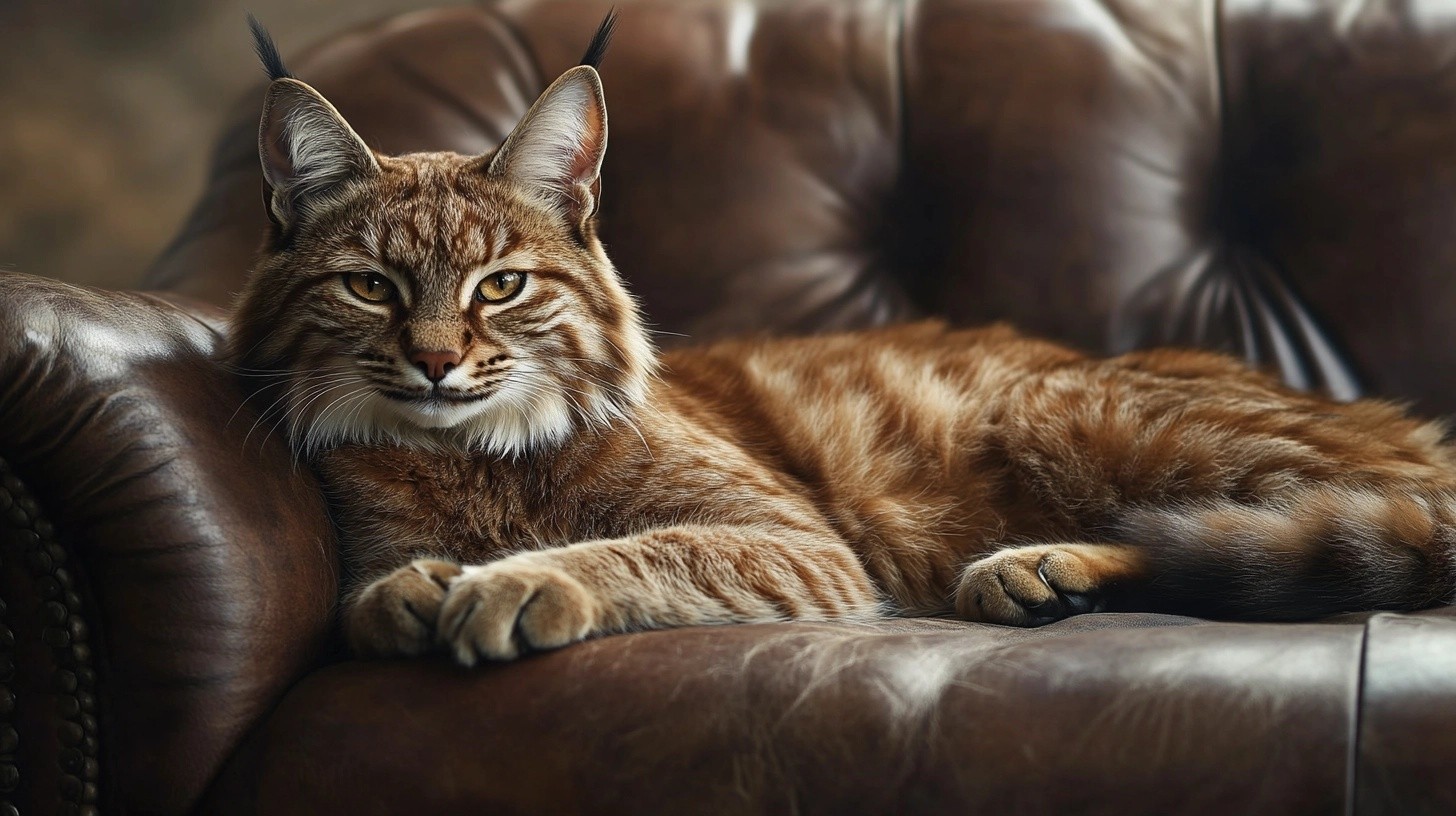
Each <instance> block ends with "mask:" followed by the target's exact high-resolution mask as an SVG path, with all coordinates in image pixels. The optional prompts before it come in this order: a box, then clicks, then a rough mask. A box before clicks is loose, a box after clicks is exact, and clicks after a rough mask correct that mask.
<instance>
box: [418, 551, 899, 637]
mask: <svg viewBox="0 0 1456 816" xmlns="http://www.w3.org/2000/svg"><path fill="white" fill-rule="evenodd" d="M879 606H880V599H879V596H878V594H877V593H876V590H875V587H874V584H873V583H872V582H871V580H870V578H869V576H868V575H867V574H866V573H865V571H864V568H863V567H862V566H860V563H859V560H858V559H857V558H855V556H854V553H853V552H852V551H851V550H850V549H849V547H848V546H847V545H845V544H844V543H843V542H842V541H839V540H837V539H836V538H834V537H833V536H832V535H830V534H827V533H818V532H807V531H804V530H799V529H794V528H789V527H782V526H777V525H764V526H754V527H749V526H727V525H724V526H706V525H705V526H681V527H671V528H664V529H660V530H653V531H650V532H646V533H642V534H640V535H635V536H631V537H628V538H621V539H613V540H607V541H594V542H587V543H583V544H574V545H572V546H569V547H561V548H558V549H550V550H541V551H536V552H527V553H520V554H517V555H512V556H509V557H507V558H504V559H501V560H500V561H495V562H493V563H490V564H485V565H483V566H468V567H465V568H464V572H463V573H462V574H461V575H460V576H458V577H457V578H455V579H453V580H452V581H451V582H450V590H449V593H448V595H447V597H446V598H445V601H444V604H443V605H442V606H441V608H440V616H439V620H438V622H437V623H438V631H439V637H440V639H441V640H442V641H443V643H444V644H445V646H446V647H447V648H448V649H449V650H450V652H451V653H452V654H454V655H455V658H456V659H457V660H459V661H460V662H461V663H463V664H465V665H473V664H475V663H476V662H478V661H480V660H482V659H492V660H509V659H511V658H514V657H516V656H518V655H519V654H521V653H522V652H523V651H526V650H530V649H551V648H556V647H560V646H564V645H566V644H568V643H573V642H575V641H578V640H582V639H583V638H586V637H590V636H592V635H595V634H605V633H609V632H625V631H631V630H640V629H656V628H666V627H674V626H692V625H697V624H714V623H752V622H768V621H781V620H790V619H807V620H829V619H846V618H855V617H869V616H873V615H875V614H877V613H878V611H879Z"/></svg>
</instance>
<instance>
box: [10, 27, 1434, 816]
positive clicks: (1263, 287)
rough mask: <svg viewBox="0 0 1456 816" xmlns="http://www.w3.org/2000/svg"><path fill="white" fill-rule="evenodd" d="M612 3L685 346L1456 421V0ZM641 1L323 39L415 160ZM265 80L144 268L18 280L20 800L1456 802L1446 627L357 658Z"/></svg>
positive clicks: (620, 213) (487, 127)
mask: <svg viewBox="0 0 1456 816" xmlns="http://www.w3.org/2000/svg"><path fill="white" fill-rule="evenodd" d="M618 6H619V8H620V11H621V15H622V16H621V24H620V27H619V31H618V36H617V39H616V42H615V44H614V46H613V48H612V50H611V52H610V53H609V54H608V56H607V59H606V61H605V64H604V67H603V75H604V80H605V84H606V88H607V94H608V103H609V106H610V110H611V127H612V132H611V147H610V149H609V151H608V158H607V162H606V167H605V175H604V200H603V208H602V213H601V219H602V224H603V233H604V236H605V240H606V242H607V244H608V246H609V249H610V251H611V252H612V254H613V256H614V258H615V259H616V261H617V263H618V266H619V267H620V268H621V269H622V270H623V272H624V274H625V275H626V276H627V278H628V279H629V281H630V283H631V285H632V287H633V288H634V290H635V291H636V292H637V293H638V294H639V295H640V296H641V297H642V300H643V302H644V303H645V305H646V308H647V310H648V312H649V314H650V316H651V318H652V320H653V321H654V324H655V326H656V327H657V328H658V329H660V330H661V334H660V335H659V339H660V341H661V344H662V345H664V346H669V345H673V344H677V343H687V342H694V341H699V340H703V339H707V338H712V337H718V336H722V335H727V334H733V333H742V332H762V331H771V332H810V331H817V330H823V329H830V328H842V327H850V326H868V325H874V324H880V323H885V322H889V321H895V320H901V319H906V318H911V317H915V316H922V315H943V316H946V317H948V318H950V319H951V320H953V321H955V322H958V323H966V324H974V323H982V322H986V321H989V320H999V319H1005V320H1010V321H1013V322H1015V323H1017V324H1019V325H1021V326H1023V327H1025V328H1027V329H1029V330H1032V331H1035V332H1038V333H1041V334H1045V335H1050V336H1053V337H1057V338H1060V339H1062V340H1064V341H1067V342H1069V343H1073V344H1076V345H1079V346H1082V347H1085V348H1089V349H1094V350H1101V351H1108V352H1114V351H1120V350H1124V349H1127V348H1131V347H1135V346H1145V345H1151V344H1166V343H1177V344H1188V345H1203V346H1209V347H1214V348H1220V349H1224V350H1227V351H1230V352H1232V353H1235V354H1239V355H1242V356H1244V357H1246V358H1247V359H1248V360H1249V361H1250V362H1251V363H1253V364H1257V365H1266V366H1270V367H1272V368H1273V369H1275V370H1277V371H1279V372H1280V373H1281V375H1282V376H1283V377H1284V378H1285V379H1286V380H1288V381H1289V382H1291V383H1293V384H1295V385H1298V386H1301V387H1308V388H1322V389H1326V390H1328V391H1329V392H1331V393H1333V394H1335V395H1337V396H1340V397H1350V396H1354V395H1356V394H1378V395H1384V396H1388V397H1392V398H1397V399H1402V400H1407V401H1409V402H1411V403H1412V404H1414V405H1415V406H1416V407H1417V408H1418V409H1419V410H1421V411H1423V412H1426V413H1431V414H1441V413H1449V412H1451V411H1453V410H1456V342H1452V341H1451V336H1452V330H1453V328H1456V316H1453V311H1456V310H1453V306H1456V220H1453V219H1456V72H1453V71H1452V70H1451V65H1452V63H1453V60H1456V16H1453V15H1451V14H1450V13H1449V9H1448V8H1447V6H1446V5H1443V4H1442V3H1439V2H1435V1H1434V0H1432V1H1431V2H1404V1H1403V0H1370V1H1369V2H1361V3H1355V2H1335V1H1334V0H1329V1H1328V2H1317V1H1316V0H1222V1H1220V0H1016V1H1015V2H1012V1H1011V0H795V1H794V2H785V1H784V0H693V1H692V2H687V1H686V0H618ZM606 7H607V2H606V1H605V0H504V1H503V2H499V3H491V4H487V5H480V6H474V7H467V8H458V9H449V10H426V11H421V12H418V13H414V14H409V15H406V16H403V17H399V18H396V19H392V20H387V21H384V22H381V23H378V24H376V25H372V26H369V27H365V28H363V29H359V30H355V31H352V32H349V33H345V34H342V35H339V36H337V37H335V38H333V39H331V40H329V41H328V42H326V43H324V44H322V45H320V46H318V47H316V48H314V49H313V50H311V51H309V52H308V53H307V54H301V55H291V56H292V59H291V62H292V67H293V68H294V70H295V71H296V72H297V73H298V74H299V75H300V76H302V77H303V78H305V79H306V80H307V81H309V82H311V83H313V84H315V85H316V86H317V87H318V88H319V89H320V90H321V91H323V93H324V94H326V95H327V96H328V97H329V98H330V99H332V100H333V101H334V102H335V104H336V105H337V106H338V107H339V108H340V109H341V110H342V111H343V113H344V114H345V115H346V116H347V117H348V118H349V120H350V121H351V122H352V123H353V124H354V126H355V127H356V129H357V130H359V132H360V133H361V134H362V135H363V136H364V137H365V138H366V139H367V140H368V141H370V142H371V143H372V144H373V145H375V146H376V147H378V148H379V149H382V150H384V151H387V152H396V153H397V152H405V151H413V150H440V149H453V150H459V151H482V150H485V149H488V148H490V147H491V146H492V145H494V144H496V143H497V142H498V141H499V140H500V139H501V137H502V135H503V134H504V133H505V132H506V131H507V130H508V129H509V128H510V127H511V125H512V124H513V123H514V122H515V120H516V119H517V118H518V117H519V116H520V115H521V113H522V112H523V111H524V110H525V107H526V106H527V105H528V104H529V102H530V101H531V100H532V99H533V98H534V97H535V95H536V94H537V93H538V92H539V91H540V90H541V89H542V88H543V87H544V86H545V84H546V83H547V82H548V81H549V80H550V79H551V78H552V77H554V76H555V75H556V74H557V73H558V72H560V71H561V70H563V69H565V68H566V67H568V66H570V65H571V64H572V63H573V61H574V59H575V57H576V56H577V55H578V53H579V52H580V50H581V48H582V47H583V45H584V44H585V43H586V41H587V39H588V37H589V36H590V34H591V31H592V29H593V27H594V26H595V25H596V23H597V21H598V20H600V19H601V17H602V14H603V13H604V12H605V10H606ZM238 36H239V37H242V36H244V32H243V31H242V29H241V27H240V28H239V33H238ZM252 69H253V67H252V66H246V67H244V66H240V67H239V70H252ZM260 99H261V92H258V93H253V94H249V95H248V96H247V98H246V99H244V100H242V101H241V102H240V104H239V106H238V107H237V109H236V110H235V112H234V113H233V114H231V115H230V118H229V125H228V127H227V129H226V131H225V132H224V134H223V136H222V138H221V140H220V141H219V142H218V146H217V150H216V154H215V159H214V163H213V169H212V175H211V179H210V181H209V183H208V186H207V189H206V191H205V192H204V193H203V195H202V197H201V199H200V201H199V203H198V204H197V206H196V209H195V210H194V212H193V214H192V216H191V218H190V219H189V220H188V221H187V223H186V224H185V225H183V227H182V228H181V231H180V232H179V234H178V237H177V239H176V240H175V242H174V243H173V244H172V245H171V246H170V247H169V248H167V249H166V250H165V252H164V253H163V254H162V255H161V257H160V258H159V260H158V261H157V263H156V265H155V267H154V268H153V269H152V270H151V272H150V273H149V274H148V275H147V277H146V279H145V280H143V281H139V282H138V284H137V288H138V290H145V291H136V292H110V291H99V290H88V289H81V288H77V287H73V286H68V285H65V284H61V283H57V282H54V281H50V280H47V279H44V278H40V277H32V276H27V275H22V274H16V273H0V556H3V558H0V600H3V603H4V605H3V607H0V609H3V612H0V614H3V629H0V683H3V687H4V690H3V693H0V798H3V805H0V814H3V813H10V814H13V813H15V812H16V811H17V810H18V811H19V812H20V813H24V814H31V813H67V814H69V813H94V812H97V811H98V809H99V810H100V811H101V812H108V813H133V814H142V813H146V814H152V813H157V814H178V813H186V812H208V813H226V814H242V813H256V814H291V813H304V814H307V813H348V814H362V813H481V812H489V813H631V814H637V813H672V814H680V813H681V814H688V813H692V814H697V813H703V814H709V813H723V814H728V813H806V814H807V813H818V814H860V813H863V814H870V813H928V814H941V813H974V812H987V813H992V812H994V813H1008V814H1014V813H1027V814H1033V813H1053V812H1055V813H1117V814H1143V813H1146V814H1164V813H1200V814H1228V813H1301V814H1306V813H1307V814H1326V813H1329V814H1338V813H1360V814H1386V813H1388V814H1418V813H1432V814H1435V813H1453V812H1456V614H1453V611H1452V610H1451V609H1449V608H1446V609H1435V610H1429V611H1426V612H1421V613H1416V614H1394V613H1378V614H1368V613H1366V614H1351V615H1345V616H1340V617H1336V618H1333V619H1328V620H1322V621H1311V622H1308V623H1295V624H1249V623H1243V624H1235V623H1223V622H1214V621H1205V620H1197V619H1191V618H1181V617H1174V616H1167V615H1152V614H1131V613H1125V614H1112V613H1107V614H1092V615H1083V616H1079V617H1075V618H1072V619H1069V620H1066V621H1063V622H1060V623H1056V624H1052V625H1049V626H1046V627H1043V628H1040V629H1034V630H1019V629H1010V628H1004V627H997V626H990V625H979V624H969V623H962V622H956V621H946V620H887V621H884V622H881V623H877V624H873V625H848V624H846V625H833V624H781V625H764V626H733V627H716V628H694V629H683V630H677V631H663V632H650V633H644V634H637V635H630V636H619V637H611V638H604V639H600V640H594V641H590V642H587V643H583V644H580V645H577V646H573V647H570V648H567V649H563V650H561V651H558V652H553V653H549V654H543V655H539V656H535V657H531V658H529V659H525V660H522V661H520V662H517V663H513V664H510V665H497V666H489V667H485V668H481V669H478V670H474V671H466V670H462V669H458V668H455V667H453V666H452V665H450V664H449V663H447V662H446V661H445V660H443V659H439V660H421V661H386V662H359V661H354V660H351V659H349V658H348V656H347V655H346V654H344V653H343V652H342V650H341V649H340V648H339V646H338V639H337V635H336V633H335V631H334V628H333V627H334V621H333V607H334V602H335V592H336V589H337V568H336V560H337V558H336V552H335V546H336V545H335V542H334V539H333V536H332V533H331V528H330V524H329V519H328V515H327V511H326V508H325V504H324V501H323V497H322V496H321V494H320V491H319V489H318V486H317V484H316V482H315V481H314V479H313V478H312V476H311V475H310V473H309V472H308V469H307V467H306V466H303V465H301V464H300V463H299V462H298V461H297V460H296V459H295V458H294V457H293V456H292V455H291V454H290V453H289V451H288V450H287V449H286V447H285V445H284V443H283V441H282V440H281V439H280V434H278V433H276V432H273V431H270V429H269V428H268V427H267V424H266V423H263V422H260V421H259V416H258V408H259V407H260V406H255V405H245V404H244V403H243V396H242V390H241V388H240V385H239V381H238V378H237V377H236V376H234V374H233V373H232V372H229V371H227V370H225V369H223V368H222V367H220V366H219V365H217V364H216V363H215V362H213V361H212V358H211V355H212V354H213V352H214V351H215V350H216V349H217V347H218V344H219V339H220V337H221V336H222V335H223V333H224V332H225V331H226V328H225V323H224V319H225V315H226V312H225V309H226V305H227V303H228V302H229V298H230V296H231V294H232V293H233V292H235V291H237V289H238V288H239V284H240V282H241V281H242V279H243V277H244V274H245V272H246V269H247V267H248V264H249V258H250V256H251V253H252V252H253V250H254V247H255V246H256V244H257V241H258V238H259V235H260V233H261V231H262V228H263V225H264V220H263V219H264V211H263V208H262V206H261V202H260V195H259V189H260V173H259V168H258V162H257V158H256V154H255V152H254V151H255V148H254V128H255V127H256V121H257V115H258V104H259V101H260Z"/></svg>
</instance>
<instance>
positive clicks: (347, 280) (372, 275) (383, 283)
mask: <svg viewBox="0 0 1456 816" xmlns="http://www.w3.org/2000/svg"><path fill="white" fill-rule="evenodd" d="M344 286H345V287H347V288H348V289H349V291H350V292H353V293H354V294H355V295H356V296H358V297H359V299H360V300H367V301H369V302H370V303H387V302H389V301H391V300H394V297H395V291H394V284H393V283H391V282H390V280H389V278H386V277H384V276H383V275H381V274H379V273H378V272H345V273H344Z"/></svg>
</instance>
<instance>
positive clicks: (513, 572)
mask: <svg viewBox="0 0 1456 816" xmlns="http://www.w3.org/2000/svg"><path fill="white" fill-rule="evenodd" d="M600 619H601V607H600V604H599V603H598V602H597V600H596V598H594V597H593V596H592V594H591V592H589V591H588V590H587V588H586V587H584V586H582V584H581V582H580V581H577V580H576V579H575V578H572V577H571V576H570V575H567V574H566V573H565V572H564V571H562V570H561V569H559V568H558V567H555V566H553V565H550V564H543V563H540V562H539V561H535V560H534V559H530V558H529V557H515V558H507V559H504V560H502V561H497V562H495V563H494V564H487V565H486V566H483V567H467V568H466V569H465V572H464V573H463V574H462V575H461V576H460V577H459V578H456V579H455V580H454V581H453V582H451V584H450V592H449V594H448V595H447V596H446V597H445V603H444V605H443V606H441V608H440V618H439V621H438V629H439V636H440V639H441V641H442V642H443V643H444V644H445V646H446V648H448V649H449V650H450V653H451V654H453V655H455V659H456V660H458V661H460V663H461V664H463V665H466V666H473V665H475V664H476V663H477V662H479V661H480V660H481V659H486V660H511V659H513V658H515V657H518V656H519V655H521V654H522V653H523V652H525V651H527V650H530V649H556V648H559V647H561V646H565V645H567V644H569V643H575V642H576V641H578V640H581V639H583V638H585V637H586V636H587V635H590V634H592V633H593V632H594V631H596V630H597V629H598V627H599V621H600Z"/></svg>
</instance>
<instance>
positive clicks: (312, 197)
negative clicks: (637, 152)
mask: <svg viewBox="0 0 1456 816" xmlns="http://www.w3.org/2000/svg"><path fill="white" fill-rule="evenodd" d="M260 147H261V151H262V156H263V166H264V173H265V176H266V177H267V180H268V183H269V187H270V189H271V197H270V200H269V207H270V211H271V212H270V215H271V216H272V218H273V221H274V223H275V235H274V240H273V241H272V243H271V245H270V247H269V248H268V250H267V251H266V252H265V253H264V256H263V257H262V259H261V260H260V262H259V264H258V265H257V267H256V269H255V270H254V273H253V277H252V278H251V279H250V281H249V285H248V287H247V289H246V290H245V292H244V294H243V297H242V300H241V302H240V304H239V307H238V310H237V312H236V317H235V318H234V321H233V332H232V336H231V339H230V345H231V349H232V353H231V358H232V359H233V361H234V362H235V363H236V364H237V365H238V366H239V367H240V368H242V369H244V373H245V374H252V375H259V376H258V377H257V379H258V380H260V381H261V382H265V383H267V384H266V385H263V386H262V388H260V389H259V396H260V398H261V399H262V402H261V405H263V406H266V405H268V404H269V403H273V404H274V406H275V408H274V410H275V411H276V412H278V413H281V414H283V415H284V416H285V417H286V422H287V424H288V426H289V429H290V432H291V433H292V436H293V438H294V441H295V444H297V445H299V446H300V447H302V448H304V449H316V448H318V447H322V446H327V445H331V444H337V443H340V442H351V441H353V442H367V443H380V442H395V443H402V444H411V445H422V446H438V445H452V446H457V447H462V448H466V449H481V450H489V451H492V452H496V453H518V452H521V451H525V450H529V449H531V448H533V447H537V446H542V445H550V444H554V443H558V442H560V441H561V440H562V439H564V438H565V437H567V436H568V435H570V434H571V433H572V432H574V431H575V430H578V429H580V428H582V427H586V426H589V425H591V424H594V423H605V422H610V421H613V420H614V419H616V418H618V417H620V416H622V415H624V414H626V413H627V412H629V411H631V410H632V408H633V407H634V406H635V405H636V404H637V403H639V402H640V401H641V400H642V399H643V393H644V390H645V387H646V382H647V379H648V377H649V376H650V374H651V369H652V366H653V364H654V363H653V359H654V358H653V355H652V351H651V349H650V347H649V345H648V342H647V340H646V335H645V333H644V331H643V329H642V328H641V325H640V320H639V317H638V314H637V311H636V308H635V306H634V304H633V302H632V300H631V299H630V297H628V295H627V294H626V292H625V291H624V289H623V287H622V285H621V283H620V281H619V279H618V277H617V274H616V272H615V270H614V269H613V267H612V265H611V262H610V261H609V260H608V259H607V257H606V254H605V253H604V252H603V250H602V247H601V245H600V243H599V242H598V241H597V239H596V236H595V229H594V223H593V220H592V217H593V213H594V210H595V201H596V194H597V190H598V181H597V179H598V172H599V168H600V164H601V159H602V155H603V153H604V151H605V147H606V110H605V106H604V103H603V102H602V95H601V89H600V84H599V80H598V79H597V76H596V72H595V71H593V70H592V69H590V68H576V69H573V70H572V71H571V72H568V73H567V74H565V75H563V77H562V78H561V79H560V80H558V81H557V82H556V83H555V84H554V85H553V86H552V87H551V88H550V89H548V90H547V92H546V93H545V94H543V95H542V97H541V99H540V100H538V102H537V103H536V105H535V106H533V108H532V109H531V111H530V112H529V113H528V114H527V115H526V117H525V118H524V119H523V120H522V123H521V125H520V126H518V127H517V129H516V131H515V132H513V133H512V134H511V136H510V137H509V138H508V139H507V140H506V142H505V143H504V144H503V145H502V147H501V148H500V150H499V151H497V152H496V153H494V154H489V155H486V156H477V157H468V156H459V155H456V154H445V153H435V154H414V155H409V156H401V157H385V156H378V155H376V154H374V153H373V152H372V151H370V150H369V148H367V147H365V146H364V144H363V142H362V141H360V140H359V138H358V136H357V135H355V134H354V132H353V131H352V130H351V129H350V128H349V126H348V125H347V124H346V123H345V122H344V121H343V119H342V117H340V116H339V115H338V113H337V112H336V111H334V109H333V108H332V107H331V106H329V105H328V103H327V102H326V101H324V100H323V98H322V97H320V96H318V94H317V93H316V92H315V91H313V90H312V89H311V88H309V87H308V86H306V85H304V84H303V83H300V82H297V81H296V80H292V79H282V80H278V81H275V82H274V83H273V88H271V89H270V93H269V100H268V103H267V106H266V108H265V113H264V118H263V126H262V130H261V134H260Z"/></svg>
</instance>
